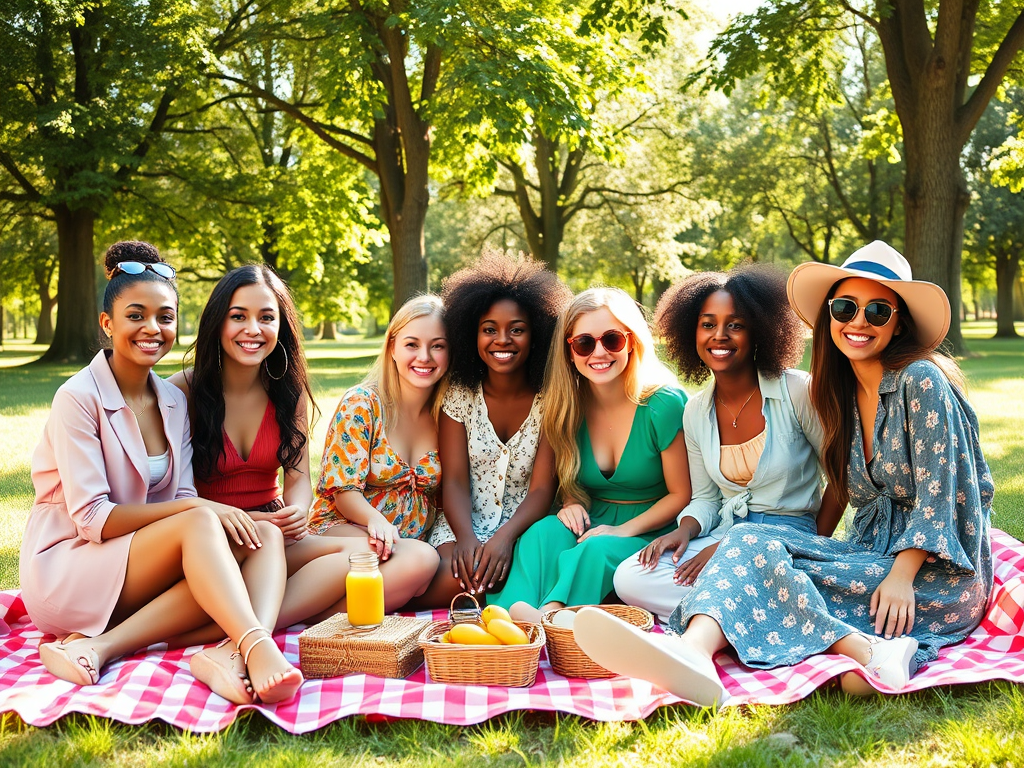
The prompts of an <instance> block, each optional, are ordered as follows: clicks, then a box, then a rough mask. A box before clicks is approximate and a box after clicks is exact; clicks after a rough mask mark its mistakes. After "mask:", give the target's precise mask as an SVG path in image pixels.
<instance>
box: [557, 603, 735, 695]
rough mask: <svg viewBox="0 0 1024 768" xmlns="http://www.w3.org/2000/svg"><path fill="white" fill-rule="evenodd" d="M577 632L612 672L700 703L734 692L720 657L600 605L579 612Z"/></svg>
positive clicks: (586, 648) (583, 645)
mask: <svg viewBox="0 0 1024 768" xmlns="http://www.w3.org/2000/svg"><path fill="white" fill-rule="evenodd" d="M573 637H574V638H575V639H576V644H577V645H579V647H580V648H581V649H582V650H583V652H584V653H585V654H587V656H589V657H590V658H591V659H593V660H594V661H595V662H596V663H598V664H600V665H601V666H602V667H604V668H605V669H607V670H608V671H609V672H614V673H616V674H618V675H626V676H627V677H635V678H639V679H640V680H647V681H648V682H651V683H654V684H655V685H656V686H658V687H659V688H662V689H664V690H666V691H668V692H669V693H672V694H675V695H676V696H678V697H679V698H681V699H686V700H687V701H690V702H693V703H694V704H697V705H698V706H701V707H714V706H717V705H719V704H722V703H723V702H724V701H725V700H726V699H728V698H729V694H728V692H727V691H726V690H725V686H723V685H722V680H721V678H719V676H718V671H717V670H716V669H715V663H714V662H713V661H711V659H709V658H707V657H706V656H702V655H701V654H700V653H698V652H697V651H695V650H693V649H692V648H690V646H688V645H687V644H686V643H684V642H683V641H681V640H679V639H678V638H674V637H666V636H664V635H661V636H658V635H651V634H648V633H647V632H644V631H643V630H642V629H639V628H638V627H634V626H633V625H632V624H629V623H627V622H625V621H623V620H622V619H620V618H618V617H616V616H612V615H611V614H610V613H608V612H607V611H602V610H601V609H600V608H581V609H580V610H579V611H577V612H576V622H575V624H574V625H573Z"/></svg>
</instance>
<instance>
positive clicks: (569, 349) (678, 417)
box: [489, 288, 690, 620]
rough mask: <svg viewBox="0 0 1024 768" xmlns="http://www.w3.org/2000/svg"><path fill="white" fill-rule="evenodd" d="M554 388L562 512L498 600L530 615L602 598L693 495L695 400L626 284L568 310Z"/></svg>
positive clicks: (538, 531)
mask: <svg viewBox="0 0 1024 768" xmlns="http://www.w3.org/2000/svg"><path fill="white" fill-rule="evenodd" d="M545 393H546V394H545V397H546V398H547V403H546V406H545V410H544V420H543V423H542V431H543V433H544V434H545V435H546V436H547V438H548V441H549V442H550V444H551V447H552V448H553V449H554V452H555V464H556V467H557V471H558V480H559V486H560V493H561V509H559V511H558V513H557V514H556V515H551V516H548V517H545V518H543V519H542V520H539V521H538V522H537V523H535V524H534V525H533V526H531V527H530V528H529V529H528V530H527V531H526V533H524V534H523V536H522V537H521V538H520V539H519V542H518V543H517V544H516V549H515V555H514V557H513V559H512V569H511V571H510V573H509V576H508V580H507V581H506V583H505V587H504V588H503V589H502V590H501V591H500V592H496V593H494V594H492V595H491V596H490V597H489V602H491V603H494V604H497V605H501V606H503V607H506V608H512V607H513V606H514V610H513V615H514V616H516V617H517V618H520V619H524V620H537V619H538V618H539V615H540V613H541V612H543V611H545V610H549V609H552V608H560V607H563V606H566V605H583V604H588V603H599V602H601V600H602V599H603V598H604V597H605V595H607V594H608V593H609V592H611V590H612V576H613V575H614V573H615V568H616V566H617V565H618V564H619V563H620V562H622V560H624V559H625V558H627V557H630V556H631V555H634V554H636V553H637V552H639V551H640V550H641V549H643V547H645V546H646V545H647V544H649V543H650V542H651V541H652V540H653V539H654V538H655V537H657V536H659V535H661V534H663V533H665V532H667V531H668V530H670V529H671V528H672V527H673V525H674V523H675V517H676V515H677V514H678V513H679V511H680V510H682V508H683V507H684V506H686V504H687V503H688V502H689V500H690V473H689V468H688V466H687V461H686V445H685V442H684V440H683V432H682V422H683V407H684V406H685V404H686V395H685V394H684V393H683V391H682V390H681V389H680V388H679V386H678V385H677V383H676V379H675V377H674V376H673V375H672V374H671V373H670V372H669V371H668V369H666V368H665V367H664V366H663V365H662V364H661V363H660V362H659V361H658V359H657V357H656V355H655V354H654V340H653V338H652V337H651V331H650V329H649V327H648V325H647V321H646V319H645V318H644V316H643V313H642V312H641V311H640V309H639V307H638V306H637V304H636V303H635V302H634V301H633V300H632V299H631V298H630V297H629V296H628V295H627V294H626V293H625V292H624V291H621V290H619V289H617V288H591V289H590V290H587V291H584V292H583V293H581V294H580V295H579V296H577V297H576V298H575V299H574V300H573V301H572V302H571V303H570V304H569V306H568V307H567V308H566V310H565V311H564V312H563V313H562V315H561V316H560V317H559V321H558V327H557V328H556V329H555V341H553V342H552V345H551V351H550V353H549V357H548V368H547V381H546V382H545Z"/></svg>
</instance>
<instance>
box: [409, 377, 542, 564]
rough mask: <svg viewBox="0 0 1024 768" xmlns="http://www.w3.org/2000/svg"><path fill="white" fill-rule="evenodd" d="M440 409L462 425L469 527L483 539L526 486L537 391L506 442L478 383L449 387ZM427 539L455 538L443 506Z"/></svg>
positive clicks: (538, 412) (537, 416) (536, 429)
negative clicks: (524, 419) (513, 432)
mask: <svg viewBox="0 0 1024 768" xmlns="http://www.w3.org/2000/svg"><path fill="white" fill-rule="evenodd" d="M441 409H442V410H443V411H444V413H445V414H447V415H448V416H449V417H450V418H451V419H453V420H454V421H457V422H459V423H460V424H462V425H463V426H464V427H465V428H466V443H467V447H468V449H469V496H470V500H471V501H472V505H473V507H472V509H473V512H472V523H473V533H474V534H475V535H476V537H477V539H479V540H480V541H481V542H485V541H488V540H489V539H490V538H491V537H492V536H493V535H494V534H495V532H497V530H498V528H500V527H501V526H503V525H504V524H505V523H506V522H507V521H508V519H509V518H510V517H512V515H513V514H515V511H516V510H517V509H518V508H519V505H520V504H522V503H523V499H525V498H526V494H527V492H529V490H530V477H531V476H532V475H533V462H534V460H535V459H536V458H537V446H538V445H539V444H540V421H541V418H542V416H543V414H544V411H543V408H542V406H541V396H540V395H539V394H538V395H536V396H535V397H534V398H533V405H532V406H530V413H529V414H528V415H527V417H526V421H524V422H523V424H522V426H520V427H519V429H517V430H516V433H515V434H514V435H512V436H511V437H510V438H509V439H508V442H507V443H503V442H501V440H500V439H499V438H498V434H497V433H496V432H495V431H494V425H493V424H491V416H490V414H489V413H488V411H487V400H485V399H484V389H483V386H482V385H477V386H476V387H475V388H473V389H470V388H468V387H462V386H457V385H456V386H451V387H449V388H448V392H447V393H446V394H445V397H444V403H443V404H442V406H441ZM428 541H429V542H430V544H431V546H434V547H439V546H441V545H442V544H445V543H447V542H449V541H455V533H454V532H453V531H452V529H451V526H450V525H448V520H447V519H446V518H445V516H444V513H443V512H439V513H438V515H437V520H436V521H435V522H434V528H433V530H431V532H430V538H429V539H428Z"/></svg>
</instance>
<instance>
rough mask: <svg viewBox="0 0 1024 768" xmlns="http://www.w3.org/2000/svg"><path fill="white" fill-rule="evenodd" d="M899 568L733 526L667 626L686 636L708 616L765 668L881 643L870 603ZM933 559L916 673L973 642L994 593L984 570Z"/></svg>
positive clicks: (802, 537)
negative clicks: (943, 652) (870, 641)
mask: <svg viewBox="0 0 1024 768" xmlns="http://www.w3.org/2000/svg"><path fill="white" fill-rule="evenodd" d="M986 522H987V521H986ZM986 529H987V525H986ZM985 534H986V537H987V530H986V531H985ZM932 559H934V558H932ZM894 560H895V556H892V555H885V554H883V553H880V552H878V551H876V550H872V549H870V548H867V547H865V546H862V545H859V544H856V543H852V542H845V541H838V540H835V539H829V538H825V537H823V536H816V535H812V534H808V533H803V532H801V531H796V530H783V529H780V528H778V527H776V526H769V525H757V524H749V523H744V524H740V525H736V526H734V527H733V528H732V529H731V530H730V531H729V533H728V534H727V535H726V537H725V538H724V539H722V543H721V545H720V546H719V548H718V551H717V552H716V553H715V555H714V557H712V559H711V560H710V561H709V562H708V564H707V565H706V566H705V568H704V570H703V572H702V573H701V574H700V576H699V577H698V579H697V581H696V583H695V584H694V587H693V589H692V590H690V593H689V594H688V595H687V596H686V597H685V598H684V599H683V600H682V602H680V604H679V606H678V607H677V608H676V610H675V612H674V613H673V614H672V617H671V620H670V622H669V626H670V627H671V628H672V629H674V630H675V631H676V632H679V633H682V632H683V631H684V630H685V628H686V625H687V624H688V623H689V621H690V618H691V617H693V616H694V615H696V614H706V615H708V616H711V617H712V618H714V619H715V620H716V621H717V622H718V623H719V624H720V625H721V627H722V631H723V632H724V633H725V636H726V638H728V640H729V644H730V645H732V647H733V648H735V649H736V652H737V655H738V656H739V659H740V661H742V662H743V663H744V664H746V665H748V666H751V667H760V668H764V669H770V668H772V667H779V666H784V665H792V664H796V663H798V662H800V661H803V660H804V659H806V658H807V657H809V656H812V655H814V654H816V653H824V652H825V651H826V650H827V649H828V648H829V647H830V646H832V645H833V644H834V643H835V642H836V641H837V640H839V639H841V638H843V637H845V636H846V635H849V634H852V633H854V632H862V633H864V634H867V635H874V634H875V632H874V619H873V618H872V617H870V616H869V608H870V602H871V594H872V593H873V592H874V591H875V589H876V588H877V587H878V585H879V584H880V583H881V582H882V580H883V579H884V578H885V577H886V576H887V575H888V574H889V570H890V568H891V567H892V563H893V561H894ZM934 560H935V561H934V562H925V563H924V565H922V566H921V570H920V571H918V574H917V577H916V578H915V579H914V592H915V596H916V608H915V618H914V626H913V629H912V630H911V632H910V635H911V636H913V637H914V638H916V639H917V641H918V642H919V643H920V648H919V649H918V652H917V655H916V657H915V660H916V661H917V663H918V665H923V664H924V663H926V662H928V661H931V660H933V659H935V658H936V656H937V655H938V650H939V648H941V647H942V646H945V645H951V644H952V643H957V642H960V641H961V640H963V639H964V638H966V637H967V635H969V634H970V633H971V631H972V630H973V629H974V628H975V627H976V626H977V625H978V623H979V622H980V621H981V617H982V614H983V613H984V611H985V606H986V603H987V601H988V595H989V591H990V589H991V574H990V573H989V574H987V575H986V573H985V572H984V570H985V569H981V571H982V572H975V573H971V572H969V571H966V570H965V569H963V568H962V567H959V566H957V565H954V564H953V563H952V562H950V561H949V560H946V559H934Z"/></svg>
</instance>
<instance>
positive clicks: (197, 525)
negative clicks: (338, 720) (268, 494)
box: [65, 507, 301, 697]
mask: <svg viewBox="0 0 1024 768" xmlns="http://www.w3.org/2000/svg"><path fill="white" fill-rule="evenodd" d="M271 528H274V526H271ZM260 536H261V538H262V540H263V542H264V546H263V547H261V548H260V549H257V550H250V551H249V554H247V555H246V560H247V561H253V562H252V563H247V564H246V565H248V567H245V566H243V567H245V570H246V572H247V574H248V575H249V577H250V578H254V579H258V580H259V581H258V584H254V586H253V591H254V593H255V592H257V591H258V590H259V591H260V592H261V594H262V592H263V591H269V592H270V597H266V599H265V600H263V599H261V600H260V601H259V602H260V611H261V613H263V616H262V617H259V616H257V614H256V612H255V611H254V608H253V605H252V603H251V601H250V598H249V593H248V590H247V585H246V582H245V581H244V580H243V578H242V573H241V570H240V569H239V567H238V563H237V562H236V559H235V556H234V554H233V553H232V550H231V547H230V545H229V544H228V540H227V537H226V536H225V535H224V529H223V527H222V526H221V524H220V521H219V520H218V519H217V517H216V515H215V514H213V512H212V511H210V510H209V509H207V508H204V507H198V508H196V509H192V510H188V511H187V512H181V513H179V514H177V515H174V516H173V517H169V518H166V519H164V520H158V521H156V522H155V523H151V524H150V525H147V526H145V527H144V528H141V529H139V530H138V531H136V532H135V535H134V536H133V538H132V544H131V549H130V552H129V557H128V568H127V572H126V574H125V581H124V586H123V587H122V590H121V597H120V599H119V601H118V605H117V607H116V608H115V612H114V619H113V621H117V622H118V623H116V624H115V625H114V626H113V627H111V628H110V629H108V630H107V631H106V632H104V633H102V634H101V635H99V636H97V637H95V638H91V639H82V640H73V641H71V642H70V643H68V644H67V645H66V646H65V647H66V648H67V655H68V656H69V657H75V656H76V654H80V653H81V654H94V657H95V658H96V660H97V662H98V664H97V669H99V668H101V667H102V665H103V664H104V663H106V662H107V661H108V660H109V659H111V658H114V657H115V656H117V655H120V654H123V653H126V652H129V651H133V650H136V649H138V648H142V647H145V646H147V645H151V644H152V643H155V642H160V641H162V640H166V639H167V638H168V637H172V636H174V635H180V634H181V633H183V632H187V631H189V630H193V629H196V628H198V627H200V626H202V625H203V624H204V623H206V622H207V621H208V619H207V617H211V618H213V619H214V620H215V621H216V622H217V623H218V624H219V625H220V626H221V627H223V628H224V630H225V632H226V633H227V634H228V636H229V637H231V638H232V639H234V640H236V642H237V639H238V638H240V637H241V636H242V635H243V634H244V633H245V632H246V631H247V630H249V629H250V628H252V627H258V626H264V625H263V624H262V620H263V619H271V620H276V615H277V608H275V607H274V606H273V601H274V599H277V600H279V599H280V598H279V597H278V598H274V597H273V596H274V595H275V594H276V595H280V590H281V586H280V579H281V576H283V574H284V552H283V543H282V541H281V538H280V532H279V531H278V532H277V534H276V539H275V534H274V532H273V531H270V530H265V529H263V528H261V529H260ZM182 579H184V582H185V583H186V586H185V587H179V586H177V585H178V584H179V583H180V582H181V581H182ZM275 579H278V583H277V585H276V586H275V583H274V580H275ZM172 587H177V588H176V589H175V590H174V591H173V592H172V591H171V590H172ZM168 592H171V595H169V596H167V597H163V596H164V595H165V594H166V593H168ZM183 593H187V594H188V595H190V596H191V600H188V599H183V598H182V594H183ZM158 598H163V599H162V600H160V601H157V599H158ZM196 608H198V610H195V609H196ZM122 619H123V620H122ZM254 634H255V633H254ZM256 639H257V638H256V637H253V636H252V635H250V637H249V643H248V645H252V642H253V641H254V640H256ZM248 645H247V647H248ZM270 646H273V647H272V648H271V647H270ZM249 672H250V677H251V679H252V681H253V684H254V687H255V688H256V690H257V691H259V692H261V693H267V694H270V696H271V697H273V689H275V688H279V689H280V690H285V689H291V688H292V687H293V686H294V688H296V689H297V687H298V684H299V683H300V682H301V673H299V672H298V670H296V669H295V668H294V667H292V666H291V664H289V663H288V661H287V659H285V658H284V655H283V654H282V653H281V652H280V650H278V648H277V646H276V645H275V644H274V643H272V642H262V643H260V644H259V646H258V647H256V648H255V649H254V650H253V652H252V656H251V658H250V663H249Z"/></svg>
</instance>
